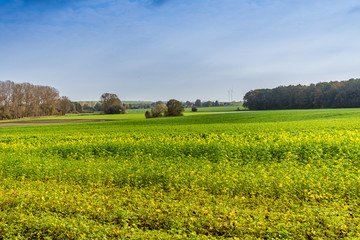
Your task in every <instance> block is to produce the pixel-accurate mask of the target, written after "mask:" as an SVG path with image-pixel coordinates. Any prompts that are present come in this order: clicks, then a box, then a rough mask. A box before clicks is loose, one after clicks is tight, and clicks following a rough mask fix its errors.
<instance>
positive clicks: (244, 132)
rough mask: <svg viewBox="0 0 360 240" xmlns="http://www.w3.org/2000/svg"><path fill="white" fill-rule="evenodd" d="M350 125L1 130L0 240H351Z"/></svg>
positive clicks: (355, 160)
mask: <svg viewBox="0 0 360 240" xmlns="http://www.w3.org/2000/svg"><path fill="white" fill-rule="evenodd" d="M359 116H360V110H357V109H348V110H346V109H340V110H316V111H266V112H240V113H234V114H209V115H204V114H203V115H192V116H187V117H183V118H167V119H147V120H145V119H133V120H128V121H114V122H97V123H81V124H69V125H52V126H49V125H48V126H41V127H39V126H32V127H17V128H2V129H0V132H1V136H0V166H1V168H0V183H1V184H0V192H1V193H2V194H1V195H0V209H1V211H0V212H1V213H0V219H1V221H0V235H1V236H4V238H20V239H21V238H36V239H37V238H50V239H51V238H58V239H64V238H70V239H93V238H104V239H117V238H133V239H139V238H140V239H159V238H160V239H187V238H193V239H222V238H239V239H256V238H258V239H263V238H264V239H265V238H268V239H323V238H330V239H339V238H353V239H356V238H359V232H360V231H359V230H360V229H359V227H358V226H359V219H360V217H359V216H360V210H359V209H358V203H359V199H360V184H359V183H360V174H359V173H360V161H359V158H360V145H359V144H358V143H359V142H360V130H359V129H360V122H359V121H358V119H359ZM121 117H123V116H121Z"/></svg>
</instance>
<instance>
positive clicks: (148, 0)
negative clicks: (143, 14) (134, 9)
mask: <svg viewBox="0 0 360 240" xmlns="http://www.w3.org/2000/svg"><path fill="white" fill-rule="evenodd" d="M129 1H130V2H138V3H140V4H143V5H146V6H152V7H160V6H163V5H164V4H166V3H169V2H170V0H129Z"/></svg>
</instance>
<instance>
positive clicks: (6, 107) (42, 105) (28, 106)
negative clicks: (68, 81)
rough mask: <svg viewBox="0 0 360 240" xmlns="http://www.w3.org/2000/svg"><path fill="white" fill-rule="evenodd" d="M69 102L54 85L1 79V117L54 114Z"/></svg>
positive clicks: (12, 117)
mask: <svg viewBox="0 0 360 240" xmlns="http://www.w3.org/2000/svg"><path fill="white" fill-rule="evenodd" d="M69 102H70V100H69V99H68V98H66V97H62V98H60V97H59V91H58V90H57V89H55V88H53V87H49V86H38V85H32V84H30V83H14V82H11V81H0V119H15V118H23V117H34V116H47V115H53V114H55V113H60V112H61V111H62V110H63V109H62V107H64V106H62V105H61V103H63V105H66V106H65V108H67V107H68V105H69ZM66 103H67V104H66Z"/></svg>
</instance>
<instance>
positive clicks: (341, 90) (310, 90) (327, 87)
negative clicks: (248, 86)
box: [243, 79, 360, 110]
mask: <svg viewBox="0 0 360 240" xmlns="http://www.w3.org/2000/svg"><path fill="white" fill-rule="evenodd" d="M243 106H244V107H246V108H248V109H250V110H275V109H315V108H358V107H360V79H350V80H347V81H333V82H320V83H317V84H311V85H309V86H305V85H296V86H294V85H290V86H280V87H277V88H273V89H256V90H251V91H249V92H247V93H246V94H245V96H244V103H243Z"/></svg>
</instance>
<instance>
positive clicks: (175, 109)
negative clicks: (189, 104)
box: [166, 99, 185, 116]
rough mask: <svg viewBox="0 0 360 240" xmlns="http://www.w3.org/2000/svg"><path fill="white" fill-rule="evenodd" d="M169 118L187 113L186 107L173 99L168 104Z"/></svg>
mask: <svg viewBox="0 0 360 240" xmlns="http://www.w3.org/2000/svg"><path fill="white" fill-rule="evenodd" d="M166 107H167V116H182V115H183V112H184V111H185V108H184V106H183V105H182V104H181V102H179V101H178V100H176V99H171V100H169V101H168V102H167V103H166Z"/></svg>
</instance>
